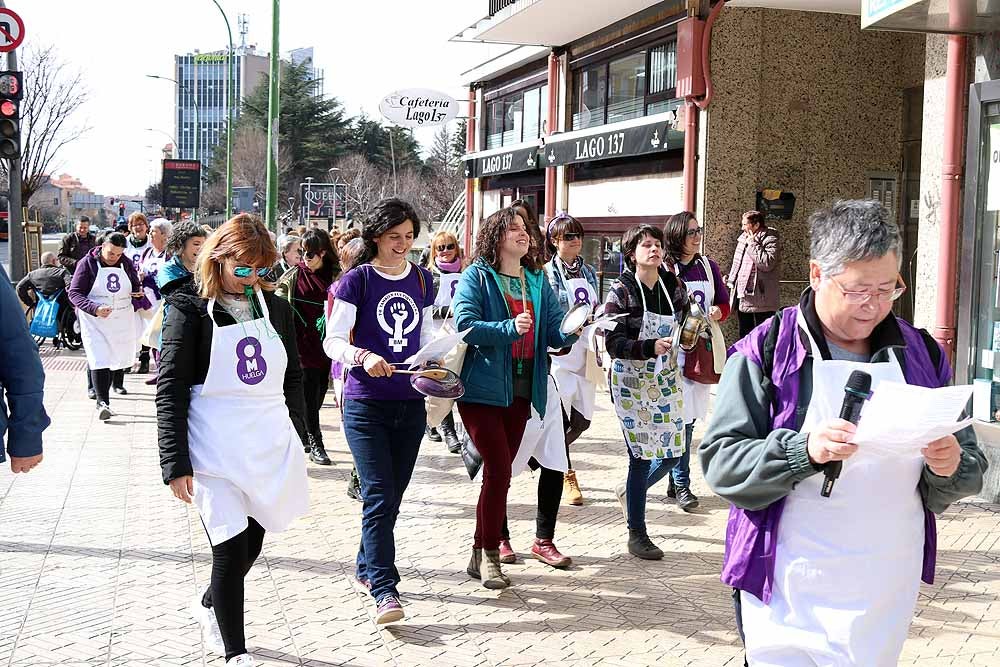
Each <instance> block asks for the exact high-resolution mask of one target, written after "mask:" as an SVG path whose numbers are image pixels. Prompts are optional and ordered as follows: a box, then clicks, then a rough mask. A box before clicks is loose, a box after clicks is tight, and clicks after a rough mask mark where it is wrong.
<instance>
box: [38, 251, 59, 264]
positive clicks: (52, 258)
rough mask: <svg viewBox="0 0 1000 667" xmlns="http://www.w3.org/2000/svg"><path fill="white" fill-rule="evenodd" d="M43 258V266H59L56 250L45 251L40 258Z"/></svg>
mask: <svg viewBox="0 0 1000 667" xmlns="http://www.w3.org/2000/svg"><path fill="white" fill-rule="evenodd" d="M40 259H41V260H42V266H58V264H59V263H58V262H57V261H56V254H55V253H54V252H43V253H42V256H41V258H40Z"/></svg>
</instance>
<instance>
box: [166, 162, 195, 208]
mask: <svg viewBox="0 0 1000 667" xmlns="http://www.w3.org/2000/svg"><path fill="white" fill-rule="evenodd" d="M160 182H161V183H162V184H163V185H162V188H163V205H164V206H165V207H166V208H198V206H199V205H200V203H201V162H199V161H198V160H173V159H171V160H164V161H163V179H162V180H161V181H160Z"/></svg>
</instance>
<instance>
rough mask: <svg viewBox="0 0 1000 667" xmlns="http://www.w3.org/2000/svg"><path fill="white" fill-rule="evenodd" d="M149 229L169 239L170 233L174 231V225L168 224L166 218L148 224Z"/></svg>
mask: <svg viewBox="0 0 1000 667" xmlns="http://www.w3.org/2000/svg"><path fill="white" fill-rule="evenodd" d="M149 228H150V229H155V230H157V231H158V232H160V233H161V234H163V236H165V237H166V238H170V232H172V231H173V230H174V223H172V222H170V221H169V220H167V219H166V218H156V219H154V220H153V221H152V222H151V223H149Z"/></svg>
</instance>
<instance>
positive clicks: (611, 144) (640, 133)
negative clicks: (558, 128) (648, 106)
mask: <svg viewBox="0 0 1000 667" xmlns="http://www.w3.org/2000/svg"><path fill="white" fill-rule="evenodd" d="M683 147H684V133H682V132H677V131H674V130H672V129H670V124H669V123H667V122H666V121H665V120H663V119H658V120H656V121H653V122H649V123H644V124H641V125H632V126H629V127H624V128H610V129H601V128H596V129H595V130H594V131H593V132H586V133H579V132H574V133H573V134H572V135H570V136H567V137H560V136H559V135H555V136H552V137H549V139H548V142H547V143H546V145H545V153H544V160H543V162H544V166H547V167H555V166H559V165H565V164H576V163H578V162H593V161H595V160H608V159H611V158H622V157H633V156H637V155H648V154H650V153H662V152H665V151H668V150H673V149H675V148H683Z"/></svg>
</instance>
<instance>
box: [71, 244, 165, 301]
mask: <svg viewBox="0 0 1000 667" xmlns="http://www.w3.org/2000/svg"><path fill="white" fill-rule="evenodd" d="M100 254H101V248H100V246H98V247H97V248H94V249H93V250H91V251H90V252H89V253H88V254H87V256H86V257H84V258H83V259H81V260H80V261H79V262H77V265H76V271H75V272H74V273H73V282H72V283H71V284H70V286H69V301H70V303H72V304H73V306H74V307H75V308H79V309H80V310H82V311H83V312H85V313H87V314H88V315H92V316H95V317H96V316H97V308H98V306H99V305H100V304H97V303H95V302H93V301H91V300H90V299H89V298H88V297H89V295H90V290H91V289H92V288H93V287H94V281H95V280H97V272H98V271H99V270H100V268H101V267H102V266H104V263H103V262H102V261H101V258H100V257H99V255H100ZM112 266H117V267H118V268H120V269H122V270H123V271H125V274H126V275H127V276H128V279H129V282H130V283H131V284H132V285H131V288H130V291H131V292H132V293H133V294H135V293H136V292H139V291H141V290H142V286H141V285H140V284H139V275H138V274H137V273H136V272H135V267H134V266H132V262H130V261H129V260H128V258H127V257H125V255H122V256H121V257H119V258H118V261H117V262H116V263H115V264H113V265H112ZM132 307H133V308H134V309H135V310H142V309H144V308H150V307H152V304H151V303H149V299H147V298H146V295H145V294H143V295H142V297H140V298H136V297H132Z"/></svg>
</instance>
